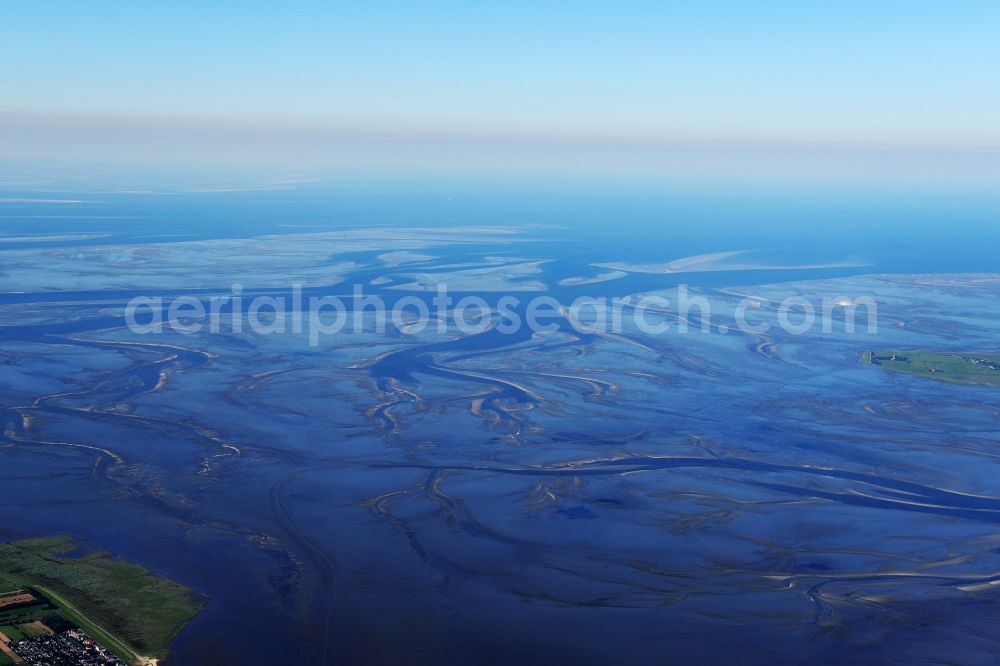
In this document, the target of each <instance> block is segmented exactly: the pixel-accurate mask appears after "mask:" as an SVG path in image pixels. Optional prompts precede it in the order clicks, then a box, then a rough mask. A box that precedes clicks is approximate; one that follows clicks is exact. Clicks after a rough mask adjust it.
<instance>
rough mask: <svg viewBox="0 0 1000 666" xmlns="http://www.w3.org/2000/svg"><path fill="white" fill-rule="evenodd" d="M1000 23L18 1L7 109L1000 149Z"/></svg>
mask: <svg viewBox="0 0 1000 666" xmlns="http://www.w3.org/2000/svg"><path fill="white" fill-rule="evenodd" d="M998 25H1000V3H997V2H995V0H990V1H981V2H969V1H962V0H958V1H956V2H947V3H946V2H939V1H935V2H931V1H924V0H911V1H910V2H895V1H891V2H890V1H884V0H883V1H878V0H874V1H872V2H866V3H835V2H815V1H811V0H797V1H778V0H770V1H768V0H761V1H759V2H735V1H734V2H721V1H719V2H694V1H691V2H685V3H669V2H634V1H633V2H628V1H626V2H617V3H609V2H602V3H597V2H549V3H538V2H519V1H513V2H504V3H472V2H466V3H458V2H453V3H446V2H434V3H414V2H378V1H375V2H363V3H361V2H358V3H337V2H288V3H285V2H256V1H253V0H244V1H242V2H188V1H177V0H172V1H171V2H135V1H127V2H126V1H112V2H109V1H106V0H88V2H79V1H51V0H47V1H46V2H42V3H39V2H26V1H20V0H7V1H6V2H4V3H2V4H0V58H2V62H3V63H5V65H4V67H3V69H2V70H0V96H2V98H0V101H2V106H0V119H2V120H3V122H4V124H5V125H7V128H8V134H9V133H10V132H11V131H12V130H11V129H10V128H12V127H13V128H18V129H19V131H20V134H21V136H22V137H23V136H26V135H27V134H29V133H30V134H32V137H33V142H34V144H35V145H44V144H46V138H48V139H49V140H50V141H49V142H50V143H53V144H56V143H58V141H60V140H62V139H61V138H60V137H66V136H68V135H73V134H74V133H75V134H81V135H85V134H88V133H89V134H90V135H94V134H95V133H96V134H100V135H101V136H107V137H111V138H113V137H114V136H115V134H116V132H125V133H126V134H129V133H130V135H131V136H133V137H134V136H136V135H143V136H148V137H152V138H155V137H157V136H159V137H161V138H162V137H169V136H172V133H178V132H180V133H184V132H195V133H200V134H199V136H201V137H204V136H205V135H210V134H211V133H212V132H213V131H214V128H217V129H219V130H220V132H222V133H225V132H232V131H236V130H240V131H242V130H243V129H245V130H246V131H247V132H248V133H249V134H251V135H252V134H253V133H254V132H263V133H264V134H271V135H274V134H279V135H280V134H281V133H294V134H300V133H301V134H309V133H316V132H318V133H323V132H334V133H340V134H343V135H348V136H352V135H356V136H363V137H366V138H367V140H383V139H384V140H387V141H393V140H397V139H398V138H399V137H403V138H406V139H411V138H414V137H416V138H417V139H419V138H421V137H437V138H440V137H447V138H449V140H451V139H452V138H456V139H458V140H467V141H470V142H472V143H476V142H480V143H481V142H486V143H489V142H491V141H497V140H503V139H504V138H505V137H517V138H518V139H519V140H526V141H535V140H541V141H551V140H555V141H560V142H561V141H568V142H571V143H572V142H594V141H596V142H602V141H621V140H624V141H628V142H633V143H639V144H642V143H643V142H646V141H682V142H683V141H695V142H709V143H711V142H723V143H737V144H739V143H743V142H751V143H764V144H769V145H770V144H775V145H784V144H789V143H791V144H801V143H814V142H818V143H833V144H862V145H871V144H906V145H921V146H925V145H932V146H949V147H951V146H957V147H962V148H963V149H964V148H968V147H972V148H973V149H975V150H979V149H981V148H982V147H984V146H986V147H995V146H997V145H1000V121H998V118H1000V84H998V72H1000V40H998V39H997V26H998ZM373 137H374V138H373ZM76 138H79V137H76ZM24 143H25V144H28V143H29V142H27V141H25V142H24ZM81 145H82V144H81ZM57 149H58V145H53V146H49V153H47V154H51V152H56V151H57ZM88 149H93V146H91V147H90V148H86V147H81V148H80V150H88ZM25 150H28V149H27V148H25ZM29 152H30V151H29Z"/></svg>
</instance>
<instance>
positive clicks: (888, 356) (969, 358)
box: [861, 349, 1000, 386]
mask: <svg viewBox="0 0 1000 666" xmlns="http://www.w3.org/2000/svg"><path fill="white" fill-rule="evenodd" d="M861 361H862V362H863V363H868V364H872V365H877V366H878V367H880V368H884V369H885V370H890V371H892V372H901V373H904V374H908V375H916V376H918V377H926V378H928V379H936V380H938V381H942V382H952V383H954V384H980V385H983V386H1000V354H983V353H978V352H968V353H966V352H929V351H914V350H905V349H894V350H887V351H866V352H865V353H864V354H862V355H861Z"/></svg>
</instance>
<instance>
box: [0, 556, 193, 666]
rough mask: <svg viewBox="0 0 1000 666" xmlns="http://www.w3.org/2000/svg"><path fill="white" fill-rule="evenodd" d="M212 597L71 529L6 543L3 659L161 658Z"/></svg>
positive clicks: (111, 661)
mask: <svg viewBox="0 0 1000 666" xmlns="http://www.w3.org/2000/svg"><path fill="white" fill-rule="evenodd" d="M205 603H206V599H205V598H204V597H202V596H201V595H199V594H197V593H196V592H194V591H193V590H191V589H189V588H187V587H184V586H183V585H180V584H178V583H175V582H173V581H170V580H167V579H166V578H163V577H161V576H157V575H155V574H153V573H152V572H150V571H148V570H146V569H144V568H142V567H140V566H139V565H137V564H133V563H131V562H127V561H125V560H123V559H121V558H118V557H115V556H114V555H112V554H110V553H108V552H106V551H101V550H96V549H93V548H91V547H89V546H87V545H86V544H83V543H80V542H78V541H76V540H74V539H72V538H71V537H66V536H58V537H46V538H40V539H29V540H26V541H15V542H9V543H0V666H2V665H5V664H18V663H52V664H90V665H120V664H140V665H141V664H156V662H157V661H160V660H163V659H165V658H166V657H167V656H168V653H167V646H168V645H169V643H170V641H171V640H173V638H174V637H175V636H176V635H177V633H178V632H179V631H180V630H181V629H182V628H183V627H184V625H186V624H187V623H188V622H189V621H190V620H191V619H192V618H193V617H194V616H195V615H197V614H198V612H199V611H200V610H201V608H202V607H203V606H204V605H205Z"/></svg>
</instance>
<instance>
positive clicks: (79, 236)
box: [0, 234, 111, 243]
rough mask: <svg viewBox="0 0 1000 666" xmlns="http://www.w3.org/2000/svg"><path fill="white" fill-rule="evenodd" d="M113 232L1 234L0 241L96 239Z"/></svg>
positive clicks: (34, 241) (30, 241)
mask: <svg viewBox="0 0 1000 666" xmlns="http://www.w3.org/2000/svg"><path fill="white" fill-rule="evenodd" d="M110 235H111V234H31V235H27V236H0V243H44V242H53V241H55V242H60V241H79V240H95V239H97V238H107V237H108V236H110Z"/></svg>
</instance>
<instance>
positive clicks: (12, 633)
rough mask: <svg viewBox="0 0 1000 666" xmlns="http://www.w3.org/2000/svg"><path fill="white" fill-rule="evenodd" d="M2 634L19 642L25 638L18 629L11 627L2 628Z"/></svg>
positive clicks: (0, 628) (0, 629) (0, 630)
mask: <svg viewBox="0 0 1000 666" xmlns="http://www.w3.org/2000/svg"><path fill="white" fill-rule="evenodd" d="M0 632H3V635H4V636H6V637H7V638H9V639H10V640H12V641H19V640H21V639H23V638H24V634H22V633H21V632H20V630H19V629H18V628H17V627H13V626H10V625H4V626H2V627H0Z"/></svg>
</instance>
